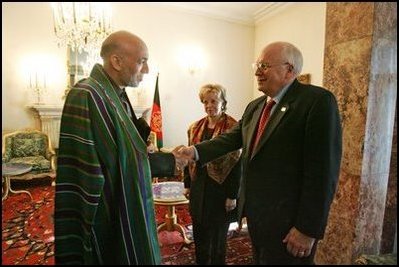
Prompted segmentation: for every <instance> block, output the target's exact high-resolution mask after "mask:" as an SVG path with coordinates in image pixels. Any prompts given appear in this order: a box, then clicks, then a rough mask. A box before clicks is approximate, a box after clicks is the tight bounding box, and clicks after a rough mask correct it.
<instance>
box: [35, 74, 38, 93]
mask: <svg viewBox="0 0 399 267" xmlns="http://www.w3.org/2000/svg"><path fill="white" fill-rule="evenodd" d="M35 76H36V79H35V89H37V88H38V86H37V72H36V75H35Z"/></svg>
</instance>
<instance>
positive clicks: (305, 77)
mask: <svg viewBox="0 0 399 267" xmlns="http://www.w3.org/2000/svg"><path fill="white" fill-rule="evenodd" d="M297 79H298V81H299V82H300V83H304V84H310V73H305V74H301V75H299V76H298V77H297Z"/></svg>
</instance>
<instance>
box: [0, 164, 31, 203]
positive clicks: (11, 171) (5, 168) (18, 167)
mask: <svg viewBox="0 0 399 267" xmlns="http://www.w3.org/2000/svg"><path fill="white" fill-rule="evenodd" d="M31 170H32V165H30V164H25V163H3V164H2V168H1V171H2V176H3V177H4V180H5V181H3V182H5V183H6V185H5V192H3V194H4V195H3V196H2V198H1V201H3V200H4V199H6V198H7V197H8V193H9V192H11V193H14V194H19V193H25V194H28V195H29V196H30V199H31V200H32V199H33V198H32V195H31V194H30V193H29V191H26V190H19V191H14V190H12V188H11V176H16V175H21V174H25V173H27V172H30V171H31Z"/></svg>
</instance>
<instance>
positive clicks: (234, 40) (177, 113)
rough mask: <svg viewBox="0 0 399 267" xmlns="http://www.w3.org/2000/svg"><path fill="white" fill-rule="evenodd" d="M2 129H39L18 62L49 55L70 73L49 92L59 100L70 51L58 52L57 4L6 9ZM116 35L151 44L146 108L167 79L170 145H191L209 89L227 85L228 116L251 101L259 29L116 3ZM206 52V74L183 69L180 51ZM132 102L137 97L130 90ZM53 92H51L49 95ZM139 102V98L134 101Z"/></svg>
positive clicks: (164, 92)
mask: <svg viewBox="0 0 399 267" xmlns="http://www.w3.org/2000/svg"><path fill="white" fill-rule="evenodd" d="M2 8H3V9H2V15H3V16H2V20H3V23H2V28H3V46H2V47H3V48H2V49H3V51H2V53H3V60H2V67H3V73H2V77H3V79H2V88H3V91H2V97H3V102H2V111H3V118H2V119H3V122H2V128H3V129H2V130H3V131H5V130H14V129H21V128H26V127H33V125H34V121H33V117H32V114H31V113H30V112H28V111H27V110H26V108H25V106H26V105H28V104H29V103H30V102H29V101H30V100H29V98H28V95H27V90H26V87H27V85H28V83H29V81H28V79H27V78H26V77H25V78H23V76H24V74H23V73H21V72H23V71H22V67H20V64H19V61H23V59H24V58H25V57H27V56H29V55H30V54H41V53H43V54H46V55H48V56H51V57H54V58H56V59H57V62H59V63H57V64H55V63H54V64H53V69H55V70H61V72H63V75H61V77H59V78H58V79H57V81H54V82H53V85H52V86H51V88H49V89H50V90H49V91H50V93H52V96H50V97H49V99H48V100H47V101H51V102H60V101H61V96H62V94H63V91H64V88H65V86H66V82H67V80H66V77H67V74H66V48H58V47H57V45H56V39H55V36H54V33H53V20H52V13H51V6H50V3H2ZM111 8H112V14H113V25H114V29H115V30H121V29H123V30H128V31H131V32H133V33H135V34H137V35H138V36H140V37H141V38H142V39H143V40H144V41H145V42H146V43H147V45H148V47H149V52H150V61H149V63H150V68H151V69H152V71H151V73H150V74H149V75H148V76H147V79H146V80H145V81H143V83H142V85H141V88H143V89H145V90H147V92H146V94H145V97H146V98H145V99H144V100H145V102H146V103H147V105H150V104H151V102H152V97H153V91H154V83H155V73H156V71H157V70H158V71H159V73H160V80H159V90H160V98H161V107H162V116H163V133H164V146H165V147H173V146H176V145H179V144H186V143H187V137H186V130H187V127H188V125H189V124H190V123H191V122H193V121H194V120H197V119H199V118H201V117H203V116H204V114H205V113H204V111H203V108H202V104H201V103H200V101H199V98H198V91H199V87H200V86H201V85H203V84H204V83H208V82H214V83H220V84H222V85H224V86H225V87H226V88H227V92H228V106H227V108H228V113H229V114H231V115H232V116H234V117H236V118H240V116H241V114H242V112H243V111H244V108H245V106H246V104H247V103H248V102H249V100H250V99H251V98H252V90H253V74H252V71H251V68H250V64H251V63H252V62H253V61H254V56H253V51H254V28H253V27H248V26H243V25H239V24H234V23H229V22H224V21H221V20H215V19H211V18H207V17H202V16H197V15H191V14H186V13H181V12H179V11H174V10H170V9H166V8H163V7H158V6H157V5H155V4H152V3H112V4H111ZM184 46H197V47H199V48H200V49H201V50H202V52H203V54H204V58H205V66H204V68H203V69H202V70H201V71H199V72H197V73H194V74H190V73H189V72H188V71H187V70H186V69H182V67H181V66H180V60H181V57H182V56H181V55H180V52H181V51H180V50H179V49H180V48H181V47H184ZM130 91H131V92H130V97H131V98H132V97H134V96H137V95H136V94H134V93H133V92H137V90H135V89H131V90H130ZM50 93H49V94H50ZM131 100H132V102H135V100H134V99H131Z"/></svg>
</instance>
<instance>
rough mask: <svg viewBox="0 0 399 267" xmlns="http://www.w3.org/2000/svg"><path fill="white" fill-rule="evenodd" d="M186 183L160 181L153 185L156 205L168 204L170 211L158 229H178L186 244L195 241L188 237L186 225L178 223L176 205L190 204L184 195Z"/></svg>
mask: <svg viewBox="0 0 399 267" xmlns="http://www.w3.org/2000/svg"><path fill="white" fill-rule="evenodd" d="M183 189H184V183H182V182H160V183H154V184H153V185H152V191H153V195H154V203H155V205H161V206H167V207H168V212H167V213H166V215H165V222H163V223H162V224H160V225H159V226H158V228H157V231H158V232H160V231H162V230H165V229H166V231H169V232H171V231H178V232H179V233H180V234H181V235H182V236H183V238H184V242H185V243H186V244H190V243H192V242H193V241H192V240H190V239H188V238H187V235H186V231H185V229H184V227H183V226H182V225H181V224H179V223H177V214H176V212H175V206H177V205H183V204H188V203H189V201H188V199H186V198H185V196H184V195H183Z"/></svg>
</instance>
